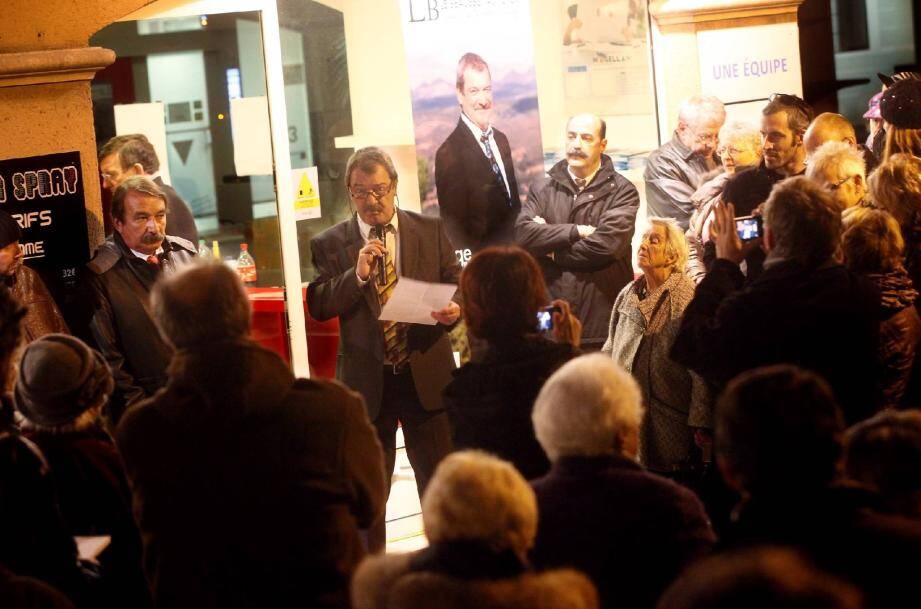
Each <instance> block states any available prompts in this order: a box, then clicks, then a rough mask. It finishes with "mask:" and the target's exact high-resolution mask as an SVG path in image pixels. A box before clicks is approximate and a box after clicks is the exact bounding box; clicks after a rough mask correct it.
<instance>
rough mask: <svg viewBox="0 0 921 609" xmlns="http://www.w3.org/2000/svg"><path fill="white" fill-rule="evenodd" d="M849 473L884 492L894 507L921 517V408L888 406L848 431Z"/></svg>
mask: <svg viewBox="0 0 921 609" xmlns="http://www.w3.org/2000/svg"><path fill="white" fill-rule="evenodd" d="M844 467H845V472H846V473H847V475H848V477H849V478H850V479H852V480H854V481H856V482H859V483H861V484H864V485H866V486H868V487H870V488H872V489H874V490H876V491H877V492H879V493H880V495H881V496H882V498H883V499H884V501H885V502H886V504H887V505H888V506H889V507H890V508H891V509H892V510H894V511H896V512H898V513H901V514H904V515H905V516H909V517H911V518H919V517H921V411H917V410H906V411H894V410H886V411H883V412H880V413H879V414H877V415H876V416H874V417H872V418H870V419H867V420H866V421H862V422H860V423H858V424H856V425H854V426H853V427H851V428H850V429H849V430H848V431H847V434H846V435H845V441H844Z"/></svg>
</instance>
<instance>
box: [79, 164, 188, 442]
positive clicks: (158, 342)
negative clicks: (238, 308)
mask: <svg viewBox="0 0 921 609" xmlns="http://www.w3.org/2000/svg"><path fill="white" fill-rule="evenodd" d="M112 222H113V225H114V227H115V232H113V233H112V236H111V237H109V238H108V239H107V240H106V242H105V243H103V244H102V245H101V246H100V247H99V249H98V250H96V255H95V256H93V259H92V260H91V261H90V262H89V264H88V267H89V270H90V271H91V272H90V273H89V274H88V277H89V282H90V287H91V288H92V292H93V295H94V299H93V300H94V302H93V314H92V319H91V321H90V330H91V331H92V334H93V338H94V340H95V341H96V344H97V346H98V347H99V350H100V351H101V352H102V354H103V356H105V359H106V361H107V362H108V363H109V367H111V368H112V374H113V376H114V377H115V393H114V394H113V396H112V399H111V401H110V402H109V405H108V413H107V414H108V417H109V421H110V423H112V424H113V425H114V424H115V423H116V422H117V421H118V419H119V417H120V416H121V414H122V413H123V412H124V411H125V409H126V408H127V407H128V406H131V405H132V404H134V403H135V402H137V401H139V400H141V399H143V398H146V397H148V396H150V395H153V393H154V392H155V391H157V389H159V388H160V387H162V386H163V385H164V383H165V382H166V367H167V365H168V364H169V362H170V359H171V358H172V355H173V352H172V349H171V348H170V347H169V346H168V345H167V344H166V343H165V342H164V341H163V339H162V338H161V336H160V333H159V331H158V330H157V327H156V326H155V325H154V321H153V319H152V318H151V315H150V310H149V308H148V298H149V295H150V290H151V288H152V287H153V284H154V283H155V282H156V280H157V279H158V278H159V277H160V275H161V274H162V273H172V272H174V271H175V270H176V269H177V268H179V267H181V266H183V265H185V264H188V263H190V262H191V261H192V259H193V256H195V246H193V245H192V243H191V242H189V241H186V240H185V239H182V238H180V237H172V236H168V235H167V234H166V195H165V194H164V193H163V191H161V190H160V189H159V188H158V187H157V185H156V184H154V183H153V181H151V180H150V179H149V178H146V177H144V176H133V177H130V178H127V179H125V180H124V181H123V182H121V183H120V184H119V186H118V187H117V188H116V189H115V194H114V195H113V196H112Z"/></svg>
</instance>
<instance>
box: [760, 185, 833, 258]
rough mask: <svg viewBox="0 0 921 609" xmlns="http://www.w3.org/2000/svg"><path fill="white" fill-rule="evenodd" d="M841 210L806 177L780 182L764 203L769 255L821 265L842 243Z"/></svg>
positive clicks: (828, 195) (824, 192) (823, 191)
mask: <svg viewBox="0 0 921 609" xmlns="http://www.w3.org/2000/svg"><path fill="white" fill-rule="evenodd" d="M842 211H844V210H843V209H842V206H841V205H840V204H838V203H837V202H836V201H835V199H834V198H832V196H831V195H830V194H829V193H828V191H827V190H825V189H823V188H822V187H821V186H819V185H818V184H816V183H815V182H813V181H812V180H810V179H809V178H807V177H805V176H797V177H793V178H788V179H786V180H784V181H783V182H780V183H779V184H777V185H776V186H774V189H773V190H772V191H771V196H770V197H769V198H768V200H767V203H765V204H764V224H765V226H766V227H767V229H768V230H770V231H771V238H772V241H773V243H772V246H771V251H770V255H771V256H772V257H775V258H780V259H784V260H791V261H796V262H798V263H800V264H802V265H804V266H807V267H815V266H819V265H821V264H824V263H825V262H826V261H828V259H829V258H831V256H832V255H834V253H835V252H836V251H837V249H838V246H839V244H840V242H841V212H842Z"/></svg>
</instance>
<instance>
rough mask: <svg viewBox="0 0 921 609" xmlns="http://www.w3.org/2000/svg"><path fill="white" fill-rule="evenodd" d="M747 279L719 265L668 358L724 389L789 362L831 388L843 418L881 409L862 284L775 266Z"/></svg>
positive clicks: (866, 287) (873, 315)
mask: <svg viewBox="0 0 921 609" xmlns="http://www.w3.org/2000/svg"><path fill="white" fill-rule="evenodd" d="M744 282H745V276H744V275H743V274H742V272H741V271H740V270H739V267H738V266H737V265H735V264H733V263H732V262H729V261H728V260H723V259H718V260H716V262H715V263H714V264H713V268H712V269H711V271H710V272H709V273H708V274H707V276H706V277H705V278H704V280H703V281H702V282H701V283H700V285H698V286H697V290H696V292H695V293H694V298H693V300H691V303H690V304H689V305H688V307H687V309H685V312H684V319H683V321H682V324H681V328H680V330H679V331H678V336H677V338H676V340H675V345H674V347H673V349H672V357H673V359H675V361H678V362H680V363H682V364H684V365H685V366H687V367H688V368H690V369H691V370H694V371H695V372H697V373H698V374H700V375H701V376H703V377H704V379H706V380H708V381H710V382H712V383H714V384H715V385H717V386H719V387H722V386H723V385H725V384H726V383H727V382H728V381H729V380H731V379H732V378H733V377H734V376H736V375H737V374H739V373H740V372H744V371H746V370H751V369H752V368H757V367H759V366H766V365H770V364H778V363H791V364H795V365H798V366H801V367H803V368H806V369H808V370H812V371H814V372H817V373H818V374H820V375H821V376H823V377H824V378H825V379H826V380H827V381H828V382H829V384H830V385H831V387H832V389H833V390H834V392H835V395H836V397H837V399H838V401H839V403H840V405H841V408H842V411H843V412H844V417H845V420H846V421H847V422H848V423H849V424H850V423H855V422H857V421H860V420H862V419H865V418H867V417H868V416H871V415H872V414H873V413H874V412H876V410H877V409H878V406H879V404H880V401H881V400H880V395H879V391H878V385H877V379H878V378H879V374H880V367H879V359H878V355H877V353H878V349H879V342H878V341H879V316H880V300H879V293H878V292H877V290H876V288H875V287H874V286H873V285H872V283H870V282H869V281H868V280H867V279H864V278H862V277H858V276H857V275H854V274H853V273H851V272H850V271H848V270H847V269H845V268H844V267H843V266H841V265H838V264H831V263H829V264H826V265H822V266H820V267H818V268H805V267H803V266H802V265H800V264H798V263H795V262H777V263H776V264H774V265H773V266H770V267H769V268H766V269H765V270H764V271H763V272H762V273H761V275H759V276H758V277H757V278H755V279H754V280H753V281H751V282H750V283H749V284H748V285H746V286H745V287H744V288H743V283H744Z"/></svg>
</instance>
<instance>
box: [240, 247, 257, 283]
mask: <svg viewBox="0 0 921 609" xmlns="http://www.w3.org/2000/svg"><path fill="white" fill-rule="evenodd" d="M237 274H238V275H240V279H241V280H242V281H243V283H255V282H256V261H255V260H253V256H252V254H250V253H249V246H247V245H246V244H245V243H241V244H240V257H239V258H237Z"/></svg>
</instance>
